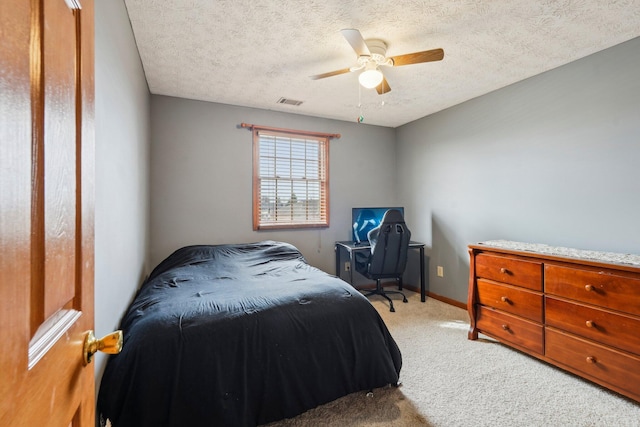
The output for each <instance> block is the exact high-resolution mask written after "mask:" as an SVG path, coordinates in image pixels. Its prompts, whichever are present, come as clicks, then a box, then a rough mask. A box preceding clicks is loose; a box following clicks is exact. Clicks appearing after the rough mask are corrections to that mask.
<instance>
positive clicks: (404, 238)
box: [368, 209, 411, 278]
mask: <svg viewBox="0 0 640 427" xmlns="http://www.w3.org/2000/svg"><path fill="white" fill-rule="evenodd" d="M368 238H369V244H370V245H371V258H370V261H369V271H368V273H369V275H370V276H378V277H380V278H389V277H398V276H400V275H402V273H403V272H404V269H405V267H406V265H407V252H408V251H409V241H410V240H411V231H410V230H409V229H408V228H407V224H405V222H404V217H403V216H402V213H401V212H400V211H399V210H396V209H389V210H388V211H387V212H385V214H384V216H383V217H382V222H381V223H380V225H379V226H378V227H376V228H374V229H373V230H371V231H370V232H369V234H368Z"/></svg>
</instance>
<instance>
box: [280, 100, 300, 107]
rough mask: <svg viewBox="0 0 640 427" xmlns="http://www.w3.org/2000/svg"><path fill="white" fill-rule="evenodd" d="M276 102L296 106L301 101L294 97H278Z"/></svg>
mask: <svg viewBox="0 0 640 427" xmlns="http://www.w3.org/2000/svg"><path fill="white" fill-rule="evenodd" d="M278 104H287V105H295V106H296V107H297V106H299V105H301V104H302V101H296V100H295V99H288V98H280V99H278Z"/></svg>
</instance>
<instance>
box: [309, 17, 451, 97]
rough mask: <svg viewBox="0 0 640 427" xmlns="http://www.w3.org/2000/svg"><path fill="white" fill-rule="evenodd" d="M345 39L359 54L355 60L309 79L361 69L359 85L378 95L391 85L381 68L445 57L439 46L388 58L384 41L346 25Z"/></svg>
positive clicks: (388, 90)
mask: <svg viewBox="0 0 640 427" xmlns="http://www.w3.org/2000/svg"><path fill="white" fill-rule="evenodd" d="M340 32H341V33H342V35H343V36H344V38H345V39H347V42H349V44H350V45H351V47H352V48H353V50H355V52H356V54H357V55H358V62H357V64H356V65H354V66H353V67H350V68H343V69H342V70H336V71H330V72H328V73H323V74H316V75H315V76H311V79H313V80H318V79H324V78H325V77H332V76H337V75H340V74H345V73H349V72H353V71H358V70H364V71H363V72H362V73H360V75H359V76H358V80H359V81H360V84H361V85H362V86H364V87H366V88H374V87H375V88H376V90H377V91H378V94H380V95H382V94H384V93H387V92H390V91H391V87H389V83H387V79H385V77H384V75H383V74H382V71H381V70H380V67H399V66H401V65H411V64H420V63H422V62H432V61H440V60H442V58H444V51H443V50H442V49H432V50H424V51H421V52H414V53H407V54H405V55H398V56H390V57H387V56H386V54H387V44H386V43H385V42H384V41H382V40H379V39H367V40H365V39H364V38H363V37H362V34H360V31H358V30H356V29H353V28H347V29H344V30H341V31H340Z"/></svg>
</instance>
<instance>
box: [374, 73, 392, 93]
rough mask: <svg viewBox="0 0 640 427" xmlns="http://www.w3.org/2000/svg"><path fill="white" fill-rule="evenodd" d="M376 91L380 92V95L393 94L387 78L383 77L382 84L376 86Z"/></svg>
mask: <svg viewBox="0 0 640 427" xmlns="http://www.w3.org/2000/svg"><path fill="white" fill-rule="evenodd" d="M376 90H377V91H378V95H384V94H385V93H388V92H391V86H389V83H388V82H387V79H386V78H384V77H382V82H381V83H380V84H379V85H378V86H376Z"/></svg>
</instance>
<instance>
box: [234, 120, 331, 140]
mask: <svg viewBox="0 0 640 427" xmlns="http://www.w3.org/2000/svg"><path fill="white" fill-rule="evenodd" d="M240 127H241V128H247V129H251V130H253V129H257V130H267V131H271V132H284V133H295V134H298V135H306V136H319V137H323V138H329V139H331V138H336V139H338V138H340V136H341V135H340V134H339V133H323V132H312V131H308V130H295V129H284V128H274V127H270V126H261V125H252V124H250V123H240Z"/></svg>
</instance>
